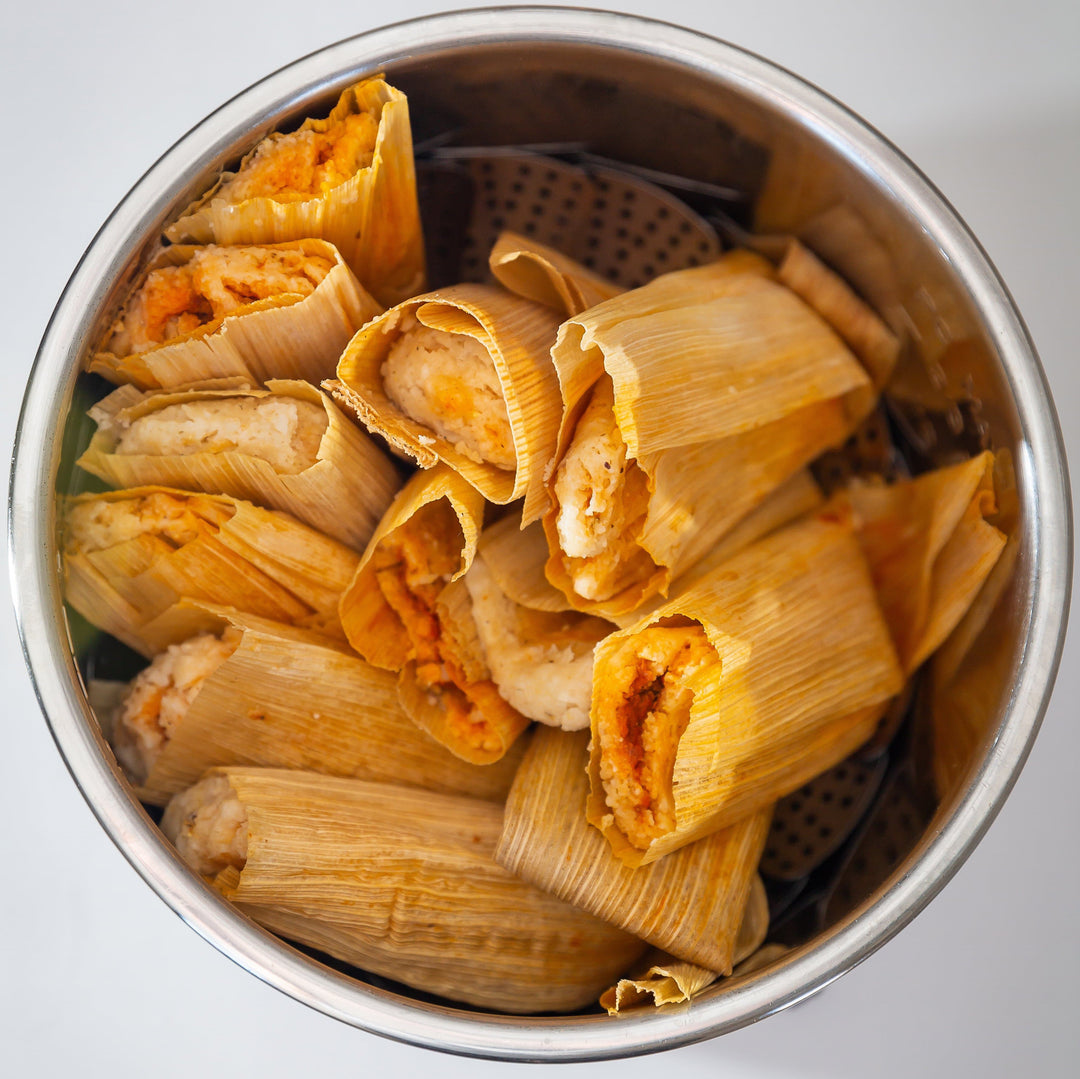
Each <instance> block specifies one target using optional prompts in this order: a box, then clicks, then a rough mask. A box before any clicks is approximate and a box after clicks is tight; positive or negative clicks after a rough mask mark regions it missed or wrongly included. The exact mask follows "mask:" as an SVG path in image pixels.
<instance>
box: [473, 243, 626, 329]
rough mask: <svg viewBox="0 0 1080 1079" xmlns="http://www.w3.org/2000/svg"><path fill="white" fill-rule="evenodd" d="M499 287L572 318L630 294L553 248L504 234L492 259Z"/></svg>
mask: <svg viewBox="0 0 1080 1079" xmlns="http://www.w3.org/2000/svg"><path fill="white" fill-rule="evenodd" d="M488 265H489V266H490V268H491V272H492V274H494V276H495V279H496V280H497V281H498V282H499V284H501V285H503V286H504V287H505V288H508V289H509V290H510V291H511V292H513V293H516V294H517V295H518V296H524V297H525V299H527V300H534V301H535V302H536V303H542V304H544V306H545V307H552V308H554V309H555V310H556V311H557V312H558V313H559V314H560V315H562V316H564V317H567V318H570V317H572V316H574V315H580V314H581V312H582V311H586V310H588V309H589V308H590V307H595V306H596V305H597V304H598V303H603V302H604V300H610V299H611V298H612V297H613V296H618V295H619V294H620V293H622V292H625V291H626V290H625V289H623V288H620V287H619V286H618V285H613V284H612V283H611V282H610V281H606V280H604V278H602V277H600V275H599V274H595V273H593V272H592V270H590V269H588V268H587V267H585V266H582V265H581V263H579V262H576V261H575V260H574V259H572V258H569V257H568V256H566V255H564V254H563V253H562V252H561V251H556V250H555V248H553V247H547V246H546V245H545V244H541V243H537V242H536V241H535V240H531V239H528V238H527V237H525V236H520V235H518V233H516V232H509V231H506V232H503V233H501V234H500V235H499V238H498V239H497V240H496V241H495V246H494V247H493V248H492V249H491V254H490V255H489V256H488Z"/></svg>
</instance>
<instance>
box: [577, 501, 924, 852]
mask: <svg viewBox="0 0 1080 1079" xmlns="http://www.w3.org/2000/svg"><path fill="white" fill-rule="evenodd" d="M838 516H839V515H838V514H837V512H836V511H835V510H832V511H830V510H829V508H828V507H827V508H826V510H825V511H823V512H822V514H820V515H819V516H818V517H816V518H812V519H810V520H808V521H805V522H801V523H798V524H795V525H791V526H789V527H788V528H785V529H783V530H781V531H779V532H776V533H774V534H773V535H771V536H769V537H767V538H766V539H764V540H761V541H759V542H758V543H756V544H754V545H752V546H751V547H749V548H747V549H745V550H744V551H742V552H741V553H740V554H738V555H736V556H735V557H734V558H731V559H729V560H728V561H727V562H724V563H722V564H721V565H720V566H719V567H718V568H717V569H716V570H714V571H713V573H712V574H710V575H708V576H707V577H705V578H704V579H703V580H701V581H699V582H698V583H697V584H695V585H694V586H693V587H692V588H690V589H688V590H687V591H686V592H683V593H681V594H680V595H679V596H677V597H675V598H674V599H672V600H670V601H669V602H668V603H666V604H664V606H662V607H661V608H660V609H659V610H657V611H655V612H653V613H652V614H649V615H647V616H646V617H645V618H643V619H642V620H641V621H640V622H639V623H637V624H636V625H635V626H632V627H630V628H628V629H625V630H620V631H619V632H617V633H614V634H612V635H611V636H610V637H608V638H607V639H606V640H604V641H602V642H601V643H600V644H599V645H598V646H597V648H596V653H595V663H594V670H593V702H592V732H593V739H592V750H591V754H590V762H589V777H590V794H589V801H588V818H589V821H590V822H591V823H593V824H595V825H596V826H597V827H598V828H600V829H601V831H602V832H603V833H604V835H605V836H606V837H607V838H608V841H609V842H610V843H611V844H612V848H613V850H614V851H615V853H616V854H617V855H618V856H619V857H620V858H621V859H622V860H623V861H624V862H625V863H626V864H627V865H632V866H637V865H643V864H646V863H648V862H652V861H655V860H656V859H657V858H659V857H661V856H663V855H665V854H668V853H669V852H671V851H673V850H677V849H678V848H680V847H682V846H684V845H685V844H687V843H689V842H690V841H692V840H694V839H699V838H700V837H702V836H704V835H708V834H710V833H711V832H713V831H716V830H719V829H721V828H725V827H728V826H729V825H731V824H733V823H735V822H736V821H739V820H741V819H743V818H745V817H746V816H747V815H748V814H750V813H753V812H755V811H757V810H759V809H761V808H762V807H764V806H766V805H771V804H772V803H773V802H775V801H776V800H777V799H778V798H781V797H783V796H784V795H785V794H788V793H790V792H791V791H793V790H795V789H796V788H798V787H799V786H801V785H802V783H804V782H806V780H808V779H810V778H812V777H813V776H815V775H817V774H818V773H820V772H822V771H824V770H825V769H827V768H829V767H831V766H832V765H833V764H835V763H837V762H838V761H839V760H841V759H843V757H844V756H846V755H847V753H849V752H850V751H851V750H852V749H854V748H855V747H856V746H857V745H858V744H859V742H858V741H853V740H854V739H856V738H858V739H860V740H865V738H866V737H869V735H870V733H872V730H873V724H874V722H876V719H877V717H878V715H879V714H880V711H881V708H882V707H883V706H884V705H885V703H886V702H887V701H888V699H889V698H890V697H892V696H893V695H894V694H896V693H897V692H898V691H899V690H900V688H901V686H902V684H903V678H902V675H901V672H900V668H899V665H898V663H897V659H896V655H895V653H894V650H893V647H892V643H891V640H890V638H889V633H888V630H887V628H886V626H885V623H884V620H883V618H882V615H881V612H880V610H879V608H878V605H877V599H876V596H875V594H874V591H873V585H872V583H871V581H870V575H869V572H868V570H867V567H866V564H865V561H864V560H863V557H862V554H861V552H860V550H859V547H858V544H857V542H856V540H855V538H854V536H853V535H852V533H851V525H850V521H847V520H843V519H838ZM663 649H669V650H670V653H669V654H664V652H663ZM661 694H663V695H661ZM609 802H610V803H611V804H609ZM628 829H629V831H630V832H632V833H633V835H632V836H631V835H630V834H629V833H628Z"/></svg>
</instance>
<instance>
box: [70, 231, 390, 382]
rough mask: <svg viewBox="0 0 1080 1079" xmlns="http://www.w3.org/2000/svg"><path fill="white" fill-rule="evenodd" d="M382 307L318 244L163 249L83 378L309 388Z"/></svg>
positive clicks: (334, 255) (330, 251) (331, 252)
mask: <svg viewBox="0 0 1080 1079" xmlns="http://www.w3.org/2000/svg"><path fill="white" fill-rule="evenodd" d="M381 310H382V307H381V306H380V305H379V304H378V303H377V302H376V301H375V300H374V299H373V298H372V297H371V296H370V295H369V294H368V293H367V292H366V291H365V289H364V288H363V286H362V285H361V284H360V282H359V281H357V279H356V277H355V275H354V274H353V272H352V271H351V270H350V269H349V267H348V266H347V265H346V264H345V262H344V260H343V259H342V257H341V255H340V254H339V253H338V251H337V249H336V248H334V247H333V246H332V245H331V244H328V243H326V242H324V241H322V240H310V239H307V240H294V241H293V242H291V243H281V244H274V245H266V246H235V247H218V246H209V247H192V246H189V245H183V244H181V245H177V246H175V247H168V248H166V249H165V250H164V251H162V253H161V254H160V255H158V257H157V258H156V259H155V260H154V261H153V262H152V263H151V264H150V266H149V268H148V269H147V271H146V273H145V274H144V276H143V277H142V279H141V281H140V284H139V285H138V287H137V288H136V289H135V290H134V291H133V292H132V294H131V296H130V297H129V298H128V300H127V302H126V304H125V306H124V308H123V310H122V311H121V313H120V316H119V318H118V319H117V320H116V322H115V324H114V325H113V327H112V329H111V332H110V336H109V338H108V340H107V341H105V342H104V344H103V346H102V348H101V349H100V350H99V351H98V352H96V353H94V354H93V355H92V356H91V357H90V360H89V363H88V369H89V370H90V371H92V372H93V373H94V374H99V375H102V376H104V377H105V378H107V379H109V380H110V381H111V382H123V383H133V384H134V385H136V386H138V387H139V388H140V389H144V390H149V389H162V388H169V389H171V388H174V387H177V386H184V385H187V384H189V383H192V382H198V381H204V380H206V379H215V378H232V377H239V378H244V379H246V380H248V381H249V382H252V383H259V382H262V381H264V380H265V379H268V378H296V379H305V380H306V381H308V382H318V381H320V380H321V379H323V378H327V377H329V376H330V375H331V374H333V371H334V368H335V366H336V364H337V359H338V356H340V355H341V350H342V349H343V348H344V347H345V346H346V344H348V342H349V338H350V337H351V336H352V335H353V333H355V332H356V331H357V330H358V329H359V328H360V327H361V326H363V325H364V323H365V322H367V321H368V319H370V318H373V317H374V316H375V315H377V314H378V313H379V312H380V311H381Z"/></svg>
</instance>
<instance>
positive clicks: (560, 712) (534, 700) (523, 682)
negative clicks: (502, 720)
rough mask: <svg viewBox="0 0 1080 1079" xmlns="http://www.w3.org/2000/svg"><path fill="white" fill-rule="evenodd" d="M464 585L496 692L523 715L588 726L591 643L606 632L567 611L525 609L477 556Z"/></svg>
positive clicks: (566, 726)
mask: <svg viewBox="0 0 1080 1079" xmlns="http://www.w3.org/2000/svg"><path fill="white" fill-rule="evenodd" d="M465 584H466V587H467V588H468V590H469V598H470V599H471V600H472V613H473V620H474V622H475V623H476V629H477V634H478V635H479V638H480V642H481V644H482V646H483V650H484V659H485V662H486V663H487V666H488V668H489V669H490V671H491V680H492V681H493V682H494V683H495V685H496V687H497V688H498V691H499V693H500V695H501V696H502V697H503V698H504V699H505V700H506V701H507V702H508V703H509V704H511V705H512V706H513V707H514V708H516V709H517V710H518V711H519V712H520V713H521V714H522V715H523V716H528V717H529V719H535V720H539V721H540V722H541V723H546V724H548V725H549V726H553V727H562V728H563V730H568V731H577V730H582V729H584V728H585V727H587V726H588V725H589V702H590V698H591V695H592V671H593V646H594V645H595V644H596V642H597V641H599V640H600V639H601V638H603V637H605V636H606V635H607V634H608V633H609V632H610V631H611V626H610V625H609V624H608V623H607V622H604V621H603V620H601V619H599V618H592V617H590V616H588V615H581V614H577V613H576V612H573V611H568V612H565V613H558V614H553V613H552V614H549V613H547V612H542V611H528V610H526V609H525V608H523V607H519V606H518V604H516V603H514V601H513V600H511V599H510V598H509V597H508V596H507V595H506V593H504V592H503V591H502V589H500V588H499V586H498V584H497V583H496V582H495V578H494V577H493V576H492V574H491V571H490V570H489V569H488V568H487V565H486V563H485V562H484V560H483V557H482V556H480V555H477V556H476V558H475V560H474V561H473V564H472V566H470V567H469V572H468V573H466V574H465Z"/></svg>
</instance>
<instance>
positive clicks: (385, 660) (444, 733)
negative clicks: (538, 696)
mask: <svg viewBox="0 0 1080 1079" xmlns="http://www.w3.org/2000/svg"><path fill="white" fill-rule="evenodd" d="M483 515H484V500H483V497H482V496H481V495H480V493H479V492H478V491H477V490H476V489H475V488H474V487H471V486H470V485H469V484H468V483H466V482H465V480H464V479H462V477H461V476H459V475H458V474H457V473H456V472H454V471H453V470H452V469H451V468H448V467H447V466H445V465H439V466H437V467H436V468H433V469H430V470H428V471H424V472H418V473H417V474H416V475H415V476H413V477H412V479H411V480H409V482H408V483H407V484H406V485H405V486H404V487H403V488H402V490H401V492H400V493H399V494H398V496H397V498H395V499H394V502H393V504H392V505H391V507H390V509H389V510H388V511H387V512H386V515H385V516H384V517H383V519H382V521H381V523H380V524H379V527H378V529H376V532H375V535H374V536H372V538H371V542H370V543H369V544H368V547H367V550H366V551H365V552H364V555H363V558H362V559H361V560H360V563H359V565H358V566H357V570H356V573H355V575H354V576H353V579H352V581H351V582H350V583H349V586H348V588H347V589H346V590H345V592H344V594H343V595H342V597H341V608H340V609H341V622H342V626H343V627H344V630H345V634H346V636H347V637H348V639H349V643H350V644H351V645H352V646H353V648H355V649H356V651H357V652H359V653H360V655H362V656H364V658H365V659H367V660H368V662H369V663H373V664H374V665H375V666H377V667H383V668H385V669H387V670H391V671H397V672H399V676H398V693H399V696H400V699H401V703H402V706H403V707H404V708H405V711H406V712H407V714H408V715H409V716H410V717H411V718H412V719H413V721H414V722H415V723H416V724H417V725H418V726H420V727H421V728H422V729H423V730H425V731H427V732H428V734H430V735H431V737H432V738H434V739H436V741H438V742H441V743H442V744H443V745H445V746H446V747H447V748H448V749H449V750H450V751H451V752H452V753H454V754H456V755H457V756H460V757H461V758H462V759H463V760H467V761H470V762H472V763H473V764H490V763H492V762H494V761H497V760H499V759H501V758H502V756H503V755H504V754H505V753H506V752H507V750H508V749H509V748H510V746H511V745H512V744H513V742H514V740H515V739H516V738H517V737H518V736H519V735H520V734H521V733H522V731H524V730H525V728H526V727H527V726H528V725H529V721H528V719H527V718H525V717H524V716H522V715H521V714H520V713H519V712H517V711H516V710H515V709H513V708H511V707H510V706H509V705H508V704H507V703H506V701H505V700H503V699H502V697H500V696H499V693H498V690H497V689H496V688H495V686H494V684H493V683H492V682H491V679H490V675H489V672H488V671H487V669H486V666H485V664H484V662H483V659H482V650H480V649H478V647H477V643H476V639H475V635H476V630H475V626H474V625H473V623H472V620H471V616H470V611H469V597H468V593H467V591H466V590H465V588H464V586H463V585H462V586H461V587H460V588H458V587H455V586H457V585H460V581H459V580H458V579H459V578H460V577H461V575H462V574H464V573H465V571H466V570H467V569H468V568H469V566H470V565H472V561H473V557H474V556H475V554H476V544H477V538H478V536H479V534H480V528H481V525H482V522H483ZM478 653H479V654H478Z"/></svg>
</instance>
